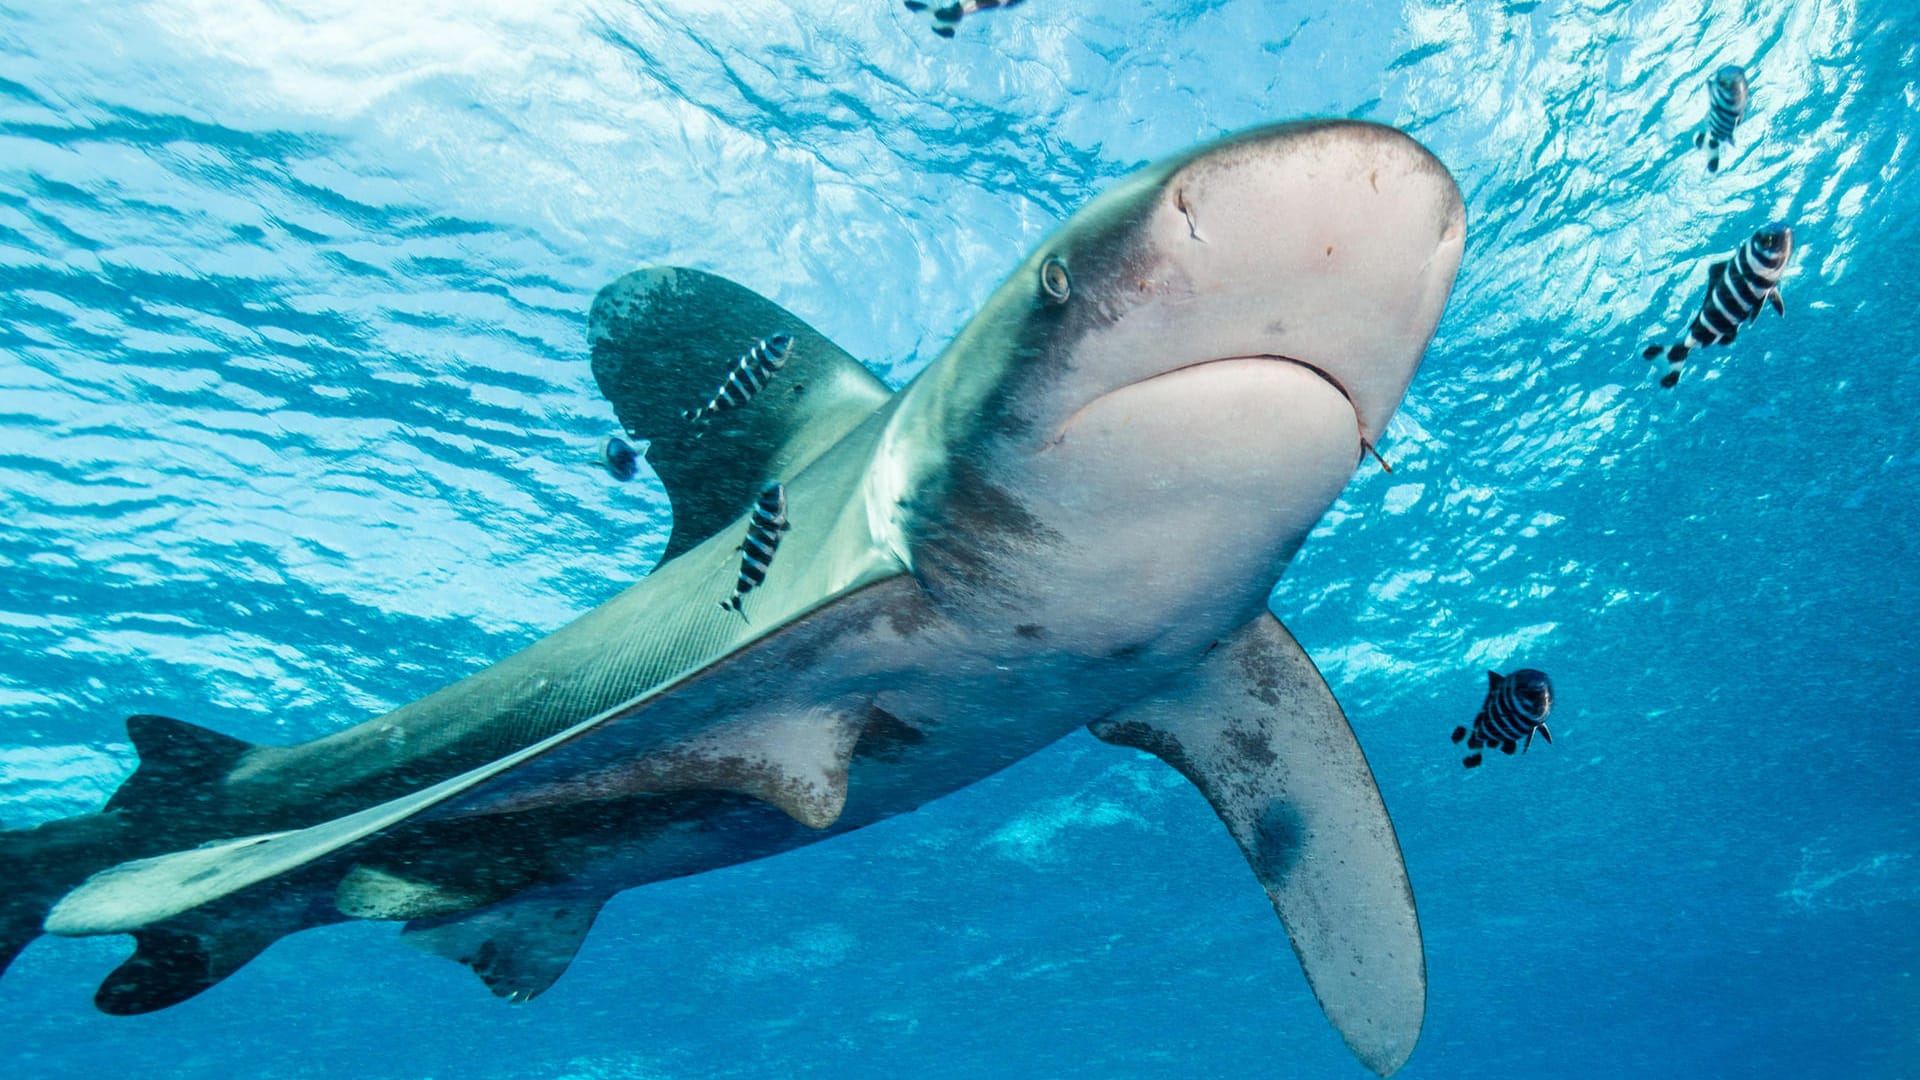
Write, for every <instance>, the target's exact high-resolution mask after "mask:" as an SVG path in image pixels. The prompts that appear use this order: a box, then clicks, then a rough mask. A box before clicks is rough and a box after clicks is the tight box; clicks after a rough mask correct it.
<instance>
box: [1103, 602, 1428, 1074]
mask: <svg viewBox="0 0 1920 1080" xmlns="http://www.w3.org/2000/svg"><path fill="white" fill-rule="evenodd" d="M1090 727H1091V729H1092V731H1093V733H1094V734H1095V735H1097V736H1099V737H1100V738H1101V739H1104V740H1106V741H1107V742H1111V743H1117V744H1120V745H1122V746H1132V747H1136V748H1138V749H1141V750H1146V751H1149V752H1151V753H1153V754H1155V755H1158V756H1159V757H1160V758H1162V759H1164V760H1165V761H1166V762H1167V763H1168V764H1170V765H1172V766H1173V767H1174V768H1176V769H1178V770H1179V771H1180V772H1181V773H1182V774H1183V775H1185V776H1186V777H1187V778H1188V779H1189V780H1191V781H1193V783H1194V785H1195V786H1197V787H1198V788H1199V789H1200V791H1201V793H1202V794H1204V795H1205V796H1206V798H1207V801H1208V802H1209V803H1211V804H1212V805H1213V809H1214V811H1215V812H1216V813H1218V814H1219V815H1220V818H1221V820H1222V821H1224V822H1225V823H1226V825H1227V829H1228V830H1229V831H1230V832H1231V833H1232V834H1233V838H1234V839H1235V840H1236V841H1238V842H1239V844H1240V849H1241V851H1243V852H1244V853H1245V854H1246V857H1247V862H1248V863H1250V864H1251V865H1252V866H1253V872H1254V874H1255V875H1256V876H1257V877H1258V878H1259V879H1260V884H1261V885H1263V886H1265V888H1266V890H1267V896H1268V898H1269V899H1270V900H1272V902H1273V907H1274V910H1275V911H1277V912H1278V913H1279V915H1280V920H1281V922H1282V923H1284V924H1285V925H1286V928H1287V934H1288V936H1289V937H1291V938H1292V940H1293V948H1294V952H1295V953H1296V954H1297V955H1298V956H1299V958H1300V966H1301V967H1302V968H1303V969H1304V970H1305V972H1306V976H1307V982H1308V983H1309V984H1311V985H1312V987H1313V992H1314V995H1315V996H1316V997H1318V998H1319V1000H1320V1006H1321V1008H1322V1009H1323V1010H1324V1011H1325V1012H1326V1015H1327V1019H1328V1020H1330V1021H1331V1022H1332V1023H1333V1026H1334V1027H1335V1028H1336V1029H1338V1030H1339V1032H1340V1034H1341V1036H1342V1037H1343V1038H1344V1039H1346V1042H1347V1045H1348V1046H1349V1047H1351V1048H1352V1050H1353V1052H1354V1053H1355V1054H1356V1055H1358V1056H1359V1058H1360V1060H1361V1061H1362V1062H1364V1063H1365V1064H1366V1065H1367V1066H1368V1067H1369V1068H1371V1069H1373V1070H1374V1071H1375V1072H1378V1073H1380V1074H1381V1075H1383V1076H1384V1075H1387V1074H1389V1073H1392V1072H1393V1071H1394V1070H1396V1069H1398V1068H1399V1067H1400V1066H1401V1065H1402V1064H1404V1063H1405V1062H1406V1060H1407V1057H1408V1055H1410V1054H1411V1053H1412V1052H1413V1044H1414V1042H1415V1040H1417V1039H1418V1038H1419V1036H1420V1026H1421V1022H1422V1019H1423V1017H1424V1015H1425V1012H1426V993H1427V992H1426V983H1427V975H1426V958H1425V953H1424V951H1423V948H1422V946H1421V941H1420V920H1419V917H1418V916H1417V915H1416V914H1415V912H1414V906H1413V890H1412V888H1411V887H1410V886H1409V885H1408V882H1407V871H1406V866H1405V865H1404V864H1403V863H1402V861H1401V857H1400V844H1399V841H1398V840H1397V839H1396V838H1395V837H1394V833H1393V822H1392V821H1391V820H1390V819H1389V818H1388V817H1387V809H1386V805H1385V804H1384V803H1383V802H1382V801H1381V799H1380V791H1379V788H1378V787H1376V786H1375V784H1374V780H1373V772H1372V770H1371V769H1370V768H1369V767H1368V766H1367V759H1366V756H1365V755H1364V754H1362V753H1361V751H1360V744H1359V743H1358V742H1357V741H1355V739H1354V737H1353V731H1352V729H1351V728H1349V727H1348V726H1347V720H1346V716H1345V715H1344V714H1343V713H1342V712H1341V711H1340V704H1339V702H1337V701H1335V700H1334V697H1333V692H1332V691H1331V690H1329V689H1328V688H1327V684H1326V681H1325V680H1324V679H1322V678H1321V677H1320V673H1319V671H1318V670H1317V669H1315V668H1314V666H1313V661H1312V660H1310V659H1309V658H1308V657H1307V654H1306V653H1305V652H1304V651H1303V650H1302V649H1301V648H1300V646H1299V644H1298V643H1297V642H1295V641H1294V640H1293V635H1291V634H1289V633H1288V632H1287V630H1286V628H1285V627H1283V626H1281V625H1280V621H1279V620H1278V619H1275V618H1274V617H1273V616H1272V615H1265V614H1263V615H1262V616H1261V617H1260V618H1258V619H1256V620H1255V621H1253V622H1251V623H1249V624H1247V625H1246V626H1245V627H1243V628H1242V629H1241V630H1240V631H1238V632H1237V633H1236V634H1235V635H1234V636H1233V637H1232V638H1230V639H1228V640H1226V641H1223V642H1221V643H1220V644H1219V646H1218V647H1217V648H1215V649H1214V650H1213V651H1212V652H1211V653H1210V654H1209V655H1208V656H1207V658H1206V660H1205V661H1203V662H1202V664H1201V665H1200V667H1199V668H1197V669H1196V670H1195V671H1193V672H1192V673H1191V675H1190V676H1189V677H1188V678H1187V679H1186V680H1184V681H1183V682H1182V683H1181V684H1180V685H1178V686H1177V687H1175V688H1173V689H1170V690H1168V691H1165V692H1163V693H1161V694H1159V695H1157V696H1155V697H1152V698H1148V699H1146V700H1143V701H1141V702H1139V703H1137V704H1135V705H1133V706H1130V707H1128V708H1126V709H1124V710H1122V711H1120V712H1117V713H1114V714H1113V715H1111V716H1108V717H1106V718H1104V719H1102V720H1099V721H1096V722H1095V723H1093V724H1092V725H1090Z"/></svg>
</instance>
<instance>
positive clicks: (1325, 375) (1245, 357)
mask: <svg viewBox="0 0 1920 1080" xmlns="http://www.w3.org/2000/svg"><path fill="white" fill-rule="evenodd" d="M1247 361H1258V362H1265V363H1274V364H1290V365H1292V366H1293V367H1297V368H1300V369H1301V370H1303V371H1307V372H1309V373H1311V374H1313V375H1316V376H1318V377H1319V378H1320V380H1321V381H1322V382H1324V383H1326V384H1327V385H1328V386H1331V387H1333V389H1334V390H1336V391H1337V392H1339V394H1340V397H1341V398H1342V399H1344V400H1345V401H1346V403H1347V407H1348V408H1350V409H1352V410H1353V418H1354V425H1355V426H1356V427H1357V428H1359V429H1360V432H1361V435H1360V445H1359V447H1358V448H1357V449H1356V452H1355V460H1356V461H1358V460H1359V459H1360V458H1361V457H1364V456H1365V455H1366V454H1368V453H1374V454H1375V456H1378V454H1377V452H1376V451H1374V449H1373V444H1371V443H1369V442H1368V441H1367V437H1366V417H1365V416H1363V415H1362V414H1361V412H1360V405H1359V403H1358V402H1356V401H1354V399H1353V394H1352V393H1351V392H1349V391H1348V390H1347V387H1346V385H1345V384H1344V383H1342V382H1341V381H1340V380H1339V378H1338V377H1337V376H1335V375H1334V374H1333V373H1332V372H1331V371H1328V370H1327V369H1326V368H1323V367H1321V366H1320V365H1318V364H1315V363H1311V362H1309V361H1306V360H1301V359H1299V358H1298V357H1293V356H1282V355H1280V354H1279V353H1243V354H1240V355H1237V356H1216V357H1212V358H1210V359H1207V360H1196V361H1194V362H1193V363H1191V364H1181V365H1180V366H1179V367H1171V368H1167V369H1166V370H1164V371H1157V372H1154V373H1153V374H1152V375H1148V376H1147V377H1145V378H1142V379H1135V380H1134V381H1132V382H1130V383H1125V384H1123V385H1121V386H1118V387H1116V388H1114V389H1113V390H1109V391H1107V392H1106V393H1105V394H1102V395H1100V396H1099V397H1097V398H1094V399H1093V400H1092V401H1089V402H1088V403H1086V404H1085V405H1082V406H1081V407H1080V408H1079V409H1078V410H1077V411H1075V412H1074V414H1073V415H1072V416H1069V417H1067V419H1066V422H1065V423H1062V424H1061V425H1060V427H1059V428H1058V429H1057V430H1055V432H1054V435H1053V439H1052V444H1056V445H1057V444H1058V443H1059V442H1060V440H1061V439H1063V438H1064V437H1065V436H1066V434H1067V432H1068V431H1070V430H1071V429H1072V428H1073V426H1074V423H1075V422H1076V421H1078V420H1079V419H1080V417H1081V415H1082V414H1084V413H1085V412H1086V411H1087V410H1088V409H1090V408H1092V407H1094V406H1095V405H1098V404H1099V403H1101V402H1102V401H1105V400H1106V399H1107V398H1109V397H1112V396H1113V395H1114V394H1118V393H1121V392H1123V391H1126V390H1131V389H1134V388H1136V387H1140V386H1145V385H1147V384H1150V383H1153V382H1156V381H1158V380H1160V379H1166V378H1170V377H1172V376H1176V375H1183V374H1186V373H1188V372H1192V371H1196V370H1199V369H1202V368H1209V367H1214V366H1216V365H1221V364H1237V363H1246V362H1247ZM1382 464H1384V462H1382ZM1388 471H1392V470H1390V469H1389V470H1388Z"/></svg>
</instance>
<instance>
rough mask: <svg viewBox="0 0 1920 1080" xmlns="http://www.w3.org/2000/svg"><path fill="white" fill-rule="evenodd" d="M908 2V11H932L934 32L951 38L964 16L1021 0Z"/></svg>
mask: <svg viewBox="0 0 1920 1080" xmlns="http://www.w3.org/2000/svg"><path fill="white" fill-rule="evenodd" d="M906 2H907V10H908V11H915V12H919V11H931V12H932V13H933V32H934V33H936V34H939V35H940V36H941V37H943V38H950V37H952V36H953V31H954V28H955V27H957V26H959V25H960V20H961V19H962V18H964V17H966V16H968V15H971V14H973V13H974V12H976V11H986V10H987V9H989V8H1008V7H1013V6H1014V5H1015V4H1018V3H1020V2H1021V0H953V2H952V3H947V4H940V5H938V6H935V5H934V4H930V3H927V2H925V0H906Z"/></svg>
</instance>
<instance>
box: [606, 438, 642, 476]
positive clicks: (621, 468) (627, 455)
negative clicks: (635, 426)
mask: <svg viewBox="0 0 1920 1080" xmlns="http://www.w3.org/2000/svg"><path fill="white" fill-rule="evenodd" d="M600 464H602V465H604V466H606V468H607V475H609V476H611V477H613V478H614V479H615V480H618V481H620V482H621V483H623V484H624V483H626V482H627V481H629V480H631V479H633V477H634V474H635V473H637V472H639V471H640V453H639V451H637V450H635V449H634V448H633V446H632V444H630V443H628V442H627V440H625V439H623V438H621V437H620V436H618V435H609V436H607V441H606V442H604V443H602V444H601V445H600Z"/></svg>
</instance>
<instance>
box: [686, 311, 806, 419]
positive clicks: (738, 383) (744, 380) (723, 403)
mask: <svg viewBox="0 0 1920 1080" xmlns="http://www.w3.org/2000/svg"><path fill="white" fill-rule="evenodd" d="M792 350H793V335H792V334H785V333H781V334H774V335H773V336H772V337H768V338H765V339H763V340H761V341H758V342H755V343H754V346H753V348H751V349H748V350H747V351H746V353H745V354H744V355H742V356H741V357H740V359H738V360H735V361H734V362H733V366H732V367H730V368H728V369H727V377H726V380H725V381H724V382H722V383H721V384H720V389H718V390H715V391H714V392H713V396H712V397H711V398H708V399H707V403H706V404H705V405H702V406H700V407H699V408H697V409H688V410H686V411H685V412H683V413H681V414H680V415H682V416H684V417H686V418H687V419H688V420H691V421H692V422H694V423H695V424H704V423H706V421H707V418H708V417H710V416H712V415H713V414H714V413H717V412H725V411H726V410H728V409H737V408H739V407H740V406H742V405H745V404H746V403H747V402H749V401H752V400H753V396H754V395H755V394H758V393H759V392H760V391H761V389H762V388H763V387H765V386H766V385H767V380H769V379H771V378H773V373H774V372H776V371H779V370H780V368H781V367H782V366H783V365H785V364H786V362H787V353H789V352H791V351H792Z"/></svg>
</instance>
